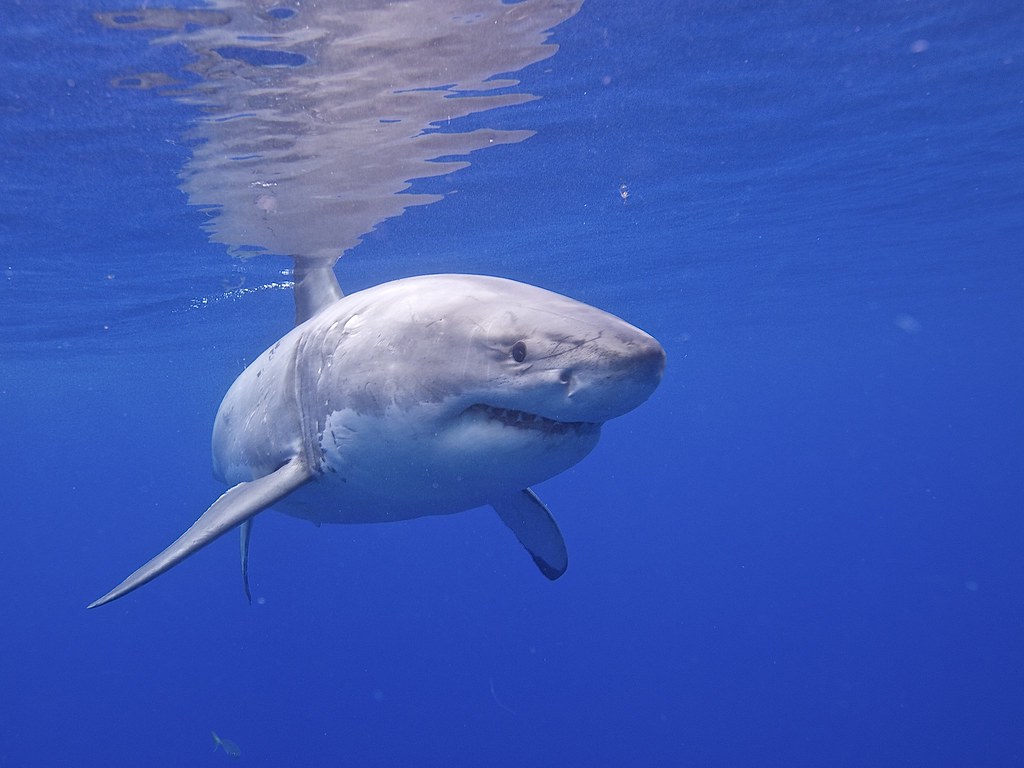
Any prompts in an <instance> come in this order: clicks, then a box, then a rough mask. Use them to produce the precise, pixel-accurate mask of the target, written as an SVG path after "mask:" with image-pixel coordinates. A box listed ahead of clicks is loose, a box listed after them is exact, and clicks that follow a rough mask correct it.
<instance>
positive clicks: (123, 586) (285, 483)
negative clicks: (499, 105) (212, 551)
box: [89, 457, 312, 608]
mask: <svg viewBox="0 0 1024 768" xmlns="http://www.w3.org/2000/svg"><path fill="white" fill-rule="evenodd" d="M310 479H312V474H311V473H310V471H309V470H308V469H307V468H306V465H305V463H304V462H303V461H302V459H301V458H300V457H296V458H294V459H292V460H291V461H289V462H288V463H287V464H285V465H284V466H283V467H281V468H280V469H278V470H276V471H275V472H272V473H271V474H269V475H265V476H264V477H260V478H258V479H256V480H252V481H250V482H247V483H239V484H238V485H236V486H235V487H234V488H231V489H230V490H228V491H227V493H225V494H224V495H223V496H221V497H220V498H219V499H217V500H216V501H215V502H214V503H213V505H212V506H211V507H210V508H209V509H208V510H206V511H205V512H204V513H203V514H202V516H201V517H200V518H199V519H198V520H196V521H195V522H194V523H193V524H192V527H191V528H189V529H188V530H187V531H185V533H183V534H182V535H181V536H179V537H178V539H177V541H175V542H174V543H173V544H171V546H169V547H168V548H167V549H165V550H164V551H163V552H161V553H160V554H159V555H157V556H156V557H154V558H153V559H152V560H150V561H149V562H148V563H146V564H145V565H144V566H142V567H141V568H139V569H138V570H137V571H135V573H133V574H132V575H131V576H129V577H128V578H127V579H125V580H124V581H122V582H121V583H120V584H118V585H117V586H116V587H114V588H113V589H112V590H110V592H108V593H107V594H105V595H104V596H103V597H101V598H100V599H99V600H96V601H95V602H93V603H91V604H90V605H89V607H90V608H96V607H97V606H100V605H104V604H105V603H109V602H110V601H112V600H116V599H117V598H119V597H122V596H124V595H126V594H128V593H129V592H131V591H132V590H134V589H138V588H139V587H141V586H142V585H143V584H145V583H147V582H149V581H152V580H153V579H155V578H156V577H157V576H159V575H160V574H161V573H163V572H164V571H167V570H169V569H171V568H173V567H174V566H175V565H177V564H178V563H180V562H181V561H182V560H184V559H185V558H186V557H188V556H189V555H191V554H192V553H193V552H195V551H197V550H199V549H201V548H202V547H205V546H206V545H207V544H209V543H210V542H211V541H213V540H214V539H216V538H217V537H219V536H222V535H223V534H225V533H227V532H228V531H230V530H231V529H232V528H234V527H235V526H236V525H239V524H240V523H244V522H245V521H247V520H249V519H250V518H252V517H253V516H254V515H256V514H257V513H259V512H262V511H263V510H264V509H266V508H267V507H269V506H271V505H272V504H273V503H274V502H276V501H278V500H280V499H282V498H283V497H285V496H287V495H288V494H289V493H291V492H292V491H294V490H295V489H296V488H298V487H299V486H300V485H302V484H304V483H306V482H308V481H309V480H310ZM243 540H244V537H243ZM243 549H244V545H243ZM243 574H244V569H243Z"/></svg>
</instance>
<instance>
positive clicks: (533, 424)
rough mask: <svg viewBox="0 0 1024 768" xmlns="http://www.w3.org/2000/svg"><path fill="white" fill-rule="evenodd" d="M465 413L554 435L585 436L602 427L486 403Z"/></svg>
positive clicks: (598, 424) (593, 423) (515, 427)
mask: <svg viewBox="0 0 1024 768" xmlns="http://www.w3.org/2000/svg"><path fill="white" fill-rule="evenodd" d="M463 413H464V414H466V415H468V416H470V417H473V418H480V417H483V418H484V419H486V420H487V421H490V422H495V423H498V424H501V425H502V426H505V427H511V428H513V429H524V430H531V431H537V432H542V433H547V434H553V435H567V434H577V435H583V434H588V433H592V432H594V431H595V430H597V429H599V428H600V426H601V424H600V423H599V422H592V421H557V420H555V419H549V418H547V417H546V416H539V415H537V414H535V413H529V412H527V411H517V410H516V409H515V408H499V407H497V406H494V405H487V404H485V403H475V404H473V405H471V406H469V408H467V409H466V410H465V411H463Z"/></svg>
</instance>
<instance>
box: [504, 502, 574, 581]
mask: <svg viewBox="0 0 1024 768" xmlns="http://www.w3.org/2000/svg"><path fill="white" fill-rule="evenodd" d="M491 506H492V507H494V511H495V512H497V513H498V517H500V518H501V519H502V522H504V523H505V525H507V526H508V527H509V528H511V529H512V533H514V534H515V535H516V538H517V539H519V543H520V544H522V545H523V546H524V547H526V551H527V552H529V553H530V556H531V557H533V562H535V563H536V564H537V567H538V568H540V572H541V573H543V574H544V575H545V576H547V577H548V578H549V579H551V580H552V581H554V580H555V579H557V578H558V577H559V576H561V575H562V574H563V573H565V569H566V568H568V567H569V555H568V553H567V552H566V551H565V541H564V540H563V539H562V533H561V531H559V530H558V524H557V523H556V522H555V519H554V518H553V517H552V516H551V513H550V512H549V511H548V508H547V507H546V506H544V502H543V501H541V500H540V499H539V498H537V494H535V493H534V492H533V491H531V490H530V489H529V488H526V489H525V490H522V491H519V492H518V493H515V494H513V495H511V496H508V497H506V498H503V499H500V500H498V501H494V502H492V503H491Z"/></svg>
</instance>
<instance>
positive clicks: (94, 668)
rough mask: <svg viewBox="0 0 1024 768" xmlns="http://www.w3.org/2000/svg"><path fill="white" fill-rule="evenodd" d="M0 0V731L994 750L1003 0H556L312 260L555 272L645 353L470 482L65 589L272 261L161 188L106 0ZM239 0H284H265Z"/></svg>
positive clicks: (1010, 675)
mask: <svg viewBox="0 0 1024 768" xmlns="http://www.w3.org/2000/svg"><path fill="white" fill-rule="evenodd" d="M54 5H55V4H36V3H17V2H6V3H4V4H2V5H0V62H2V63H0V66H2V72H3V73H4V74H3V77H2V79H0V147H2V152H0V200H2V205H0V245H2V250H0V253H2V254H3V255H2V257H0V270H3V274H2V275H0V466H2V467H3V470H2V478H3V490H2V495H0V499H2V500H0V520H2V527H0V583H2V584H3V585H4V593H5V600H4V606H3V610H2V616H3V619H2V629H0V765H10V766H31V765H54V764H72V765H107V766H109V765H136V764H139V763H147V764H151V765H205V764H211V765H213V764H217V763H218V762H220V763H223V761H225V760H227V759H228V757H227V755H225V754H224V753H223V752H211V747H212V741H211V739H210V735H209V734H210V731H211V730H215V731H217V733H218V734H220V735H221V736H224V737H226V738H230V739H232V740H233V741H235V742H237V743H238V745H239V747H240V749H241V751H242V757H241V759H242V760H243V761H244V762H245V763H246V764H249V765H266V766H280V765H310V766H314V765H359V766H364V765H365V766H391V765H415V766H440V765H444V766H463V765H465V766H469V765H473V766H476V765H493V766H506V765H508V766H512V765H516V766H518V765H524V764H533V765H559V764H569V765H609V766H611V765H697V766H737V765H757V766H799V765H805V766H826V765H827V766H847V765H848V766H864V765H879V766H881V765H885V766H907V765H922V766H923V765H927V766H935V765H977V766H982V765H984V766H1004V765H1017V764H1020V763H1021V762H1022V761H1024V727H1022V725H1024V656H1022V654H1021V648H1024V569H1022V565H1021V564H1022V558H1021V551H1022V549H1024V521H1022V511H1024V489H1022V482H1021V478H1022V477H1024V438H1022V436H1024V409H1022V407H1021V399H1022V393H1024V390H1022V380H1024V355H1022V349H1024V316H1022V315H1024V313H1022V307H1024V304H1022V299H1024V263H1022V258H1024V253H1022V249H1021V243H1022V242H1024V210H1022V201H1024V37H1022V36H1021V35H1020V30H1021V29H1022V28H1024V9H1022V8H1021V7H1020V5H1019V3H1015V2H965V3H960V4H949V3H940V2H931V1H929V0H921V1H919V2H901V3H892V2H865V3H858V4H856V5H855V6H840V5H838V4H820V3H801V2H769V3H749V2H686V3H672V2H644V3H638V4H635V5H630V6H629V8H628V9H627V8H626V7H625V6H624V5H623V4H621V3H614V2H608V1H607V0H586V2H585V3H584V4H583V6H582V8H581V9H580V10H579V12H578V13H577V14H576V15H575V16H573V17H572V18H570V19H568V20H567V21H565V22H564V23H562V24H560V25H558V26H557V27H556V28H555V29H554V30H553V32H552V39H553V40H554V41H555V42H557V43H558V45H559V50H558V53H557V54H556V55H554V56H553V57H552V58H550V59H547V60H545V61H542V62H540V63H537V64H534V65H532V66H531V67H529V68H527V69H526V70H524V71H523V72H521V73H519V75H518V76H517V77H518V79H520V80H521V81H522V85H521V87H522V89H523V91H524V92H529V93H532V94H536V95H538V96H540V98H539V99H537V100H535V101H532V102H529V103H525V104H521V105H518V106H514V107H513V106H510V107H505V108H502V109H499V110H494V111H490V112H482V113H479V114H476V115H473V116H470V117H466V118H462V122H461V123H458V121H456V123H457V126H456V127H457V128H459V129H463V130H470V129H472V128H477V127H488V128H495V129H505V130H519V129H528V130H533V131H536V135H535V136H533V137H532V138H530V139H529V140H527V141H525V142H522V143H513V144H508V145H504V146H499V147H494V148H490V149H487V150H486V151H483V152H480V153H476V154H474V155H473V156H472V157H471V165H470V166H469V167H468V168H465V169H463V170H460V171H457V172H454V173H451V174H448V175H446V176H444V177H442V178H434V179H421V180H419V181H417V182H415V184H414V190H415V191H417V192H423V193H438V194H445V198H444V200H443V201H441V202H437V203H435V204H432V205H427V206H422V207H416V208H411V209H409V210H407V211H406V212H405V213H404V214H403V215H402V216H400V217H398V218H392V219H388V220H387V221H385V222H382V223H381V224H380V225H379V226H378V227H377V229H376V230H375V231H374V232H373V233H372V234H369V235H368V236H367V237H365V239H364V242H363V243H362V244H361V245H359V246H357V247H356V248H355V249H353V250H352V251H351V252H349V253H347V254H346V255H345V256H344V257H343V258H342V260H341V262H340V263H339V265H338V269H337V272H338V275H339V279H340V280H341V283H342V285H343V286H344V288H345V289H346V291H352V290H356V289H359V288H362V287H366V286H369V285H373V284H376V283H379V282H382V281H384V280H389V279H393V278H396V277H400V276H404V275H409V274H418V273H429V272H438V271H466V272H486V273H491V274H498V275H502V276H506V277H513V278H516V279H520V280H525V281H528V282H532V283H535V284H538V285H542V286H544V287H547V288H550V289H553V290H557V291H560V292H563V293H567V294H569V295H572V296H574V297H576V298H579V299H581V300H584V301H587V302H589V303H592V304H595V305H597V306H600V307H602V308H605V309H607V310H609V311H613V312H615V313H616V314H619V315H621V316H622V317H624V318H626V319H628V320H629V321H630V322H633V323H635V324H637V325H639V326H641V327H643V328H645V329H646V330H648V331H650V332H651V333H652V334H654V335H655V336H656V337H657V338H659V339H660V340H661V341H662V343H663V344H664V346H665V348H666V350H667V354H668V366H667V370H666V375H665V379H664V381H663V382H662V384H661V387H660V389H659V390H658V391H657V392H656V393H655V395H654V396H653V397H652V398H651V400H650V401H649V402H648V403H646V404H645V405H644V406H642V407H641V408H640V409H639V410H637V411H636V412H634V413H631V414H629V415H627V416H625V417H623V418H621V419H620V420H617V421H613V422H611V423H609V424H608V425H607V426H606V427H605V430H604V435H603V438H602V442H601V444H600V445H599V447H598V449H597V450H596V451H595V453H594V454H593V455H591V456H590V457H588V458H587V459H586V460H585V461H584V462H582V463H581V464H579V465H578V466H577V467H575V468H574V469H572V470H571V471H569V472H566V473H564V474H562V475H560V476H558V477H557V478H555V479H553V480H551V481H549V482H547V483H544V484H543V485H542V486H540V487H539V488H538V492H539V493H541V495H542V496H543V497H544V499H545V501H546V502H547V504H548V506H549V507H550V508H551V509H552V511H553V512H554V514H555V516H556V517H557V518H558V520H559V524H560V525H561V528H562V531H563V533H564V534H565V538H566V540H567V543H568V546H569V552H570V567H569V571H568V572H567V573H566V575H565V576H564V577H563V578H562V579H560V580H559V581H557V582H555V583H549V582H547V581H546V580H545V579H543V578H541V577H539V576H538V575H537V573H536V572H535V569H534V568H533V566H532V564H531V563H530V562H529V560H528V558H526V557H525V556H524V555H523V553H522V551H521V550H520V548H519V547H518V545H517V544H516V542H515V541H514V540H513V539H512V538H511V537H510V536H509V534H508V531H506V530H505V529H504V527H503V526H502V525H501V524H500V523H499V522H498V521H497V520H496V519H495V518H494V515H493V513H491V512H490V511H489V510H476V511H473V512H469V513H465V514H460V515H455V516H451V517H444V518H425V519H420V520H416V521H410V522H404V523H401V524H395V525H390V526H333V527H332V526H323V527H322V528H320V529H316V528H314V527H313V526H311V525H308V524H303V523H301V522H299V521H297V520H294V519H291V518H286V517H284V516H280V515H276V514H274V513H267V514H264V515H261V516H260V518H259V519H258V521H257V525H256V527H255V530H254V539H253V548H252V554H251V560H250V571H251V575H252V578H253V589H254V595H255V597H256V598H257V599H256V601H255V602H254V604H253V605H252V606H250V605H248V604H246V602H245V599H244V597H243V595H242V589H241V585H240V583H239V582H240V579H239V576H238V562H237V560H238V552H237V549H238V547H237V542H236V541H235V540H234V538H233V537H228V538H225V539H224V540H221V541H218V542H215V543H214V544H213V545H211V546H210V547H208V548H207V549H205V550H203V551H202V552H200V553H198V554H196V555H195V556H194V557H192V558H190V559H189V560H188V561H186V562H185V563H183V564H182V565H180V566H178V567H177V568H175V569H174V570H172V571H171V572H169V573H168V574H166V575H164V576H162V577H160V578H159V579H158V580H156V581H154V582H153V583H152V584H150V585H148V586H146V587H144V588H143V589H142V590H140V591H139V592H136V593H134V594H132V595H130V596H128V597H126V598H124V599H122V600H121V601H119V602H117V603H114V604H112V605H110V606H106V607H104V608H101V609H98V610H95V611H86V610H85V605H86V604H87V603H89V602H90V601H91V600H93V599H95V598H96V597H98V596H99V595H100V594H102V593H103V592H105V591H106V590H107V589H109V588H110V587H111V586H113V585H114V584H115V583H116V582H117V581H118V580H120V579H121V578H123V577H124V576H125V575H127V574H128V573H129V572H130V571H131V570H132V569H133V568H135V567H136V566H137V565H139V564H141V563H142V562H143V561H144V560H145V559H146V558H148V557H150V556H151V555H153V554H155V553H156V552H157V551H159V550H160V549H162V548H163V547H164V546H166V545H167V544H168V543H169V542H170V541H171V540H172V539H173V538H174V537H176V536H177V535H178V534H179V533H180V532H181V531H182V530H184V528H185V527H186V526H187V525H188V524H190V523H191V522H192V521H193V520H194V519H195V518H196V517H197V516H198V514H199V513H201V512H202V511H203V510H204V509H206V507H207V506H208V505H209V504H210V502H211V501H212V500H213V499H215V498H216V497H217V495H218V494H219V493H221V492H222V491H223V488H222V487H221V486H220V485H219V484H218V483H217V482H216V481H215V480H214V479H212V477H211V475H210V457H209V435H210V427H211V425H212V421H213V416H214V414H215V412H216V409H217V405H218V404H219V402H220V399H221V397H222V396H223V394H224V392H225V391H226V389H227V387H228V386H229V385H230V384H231V382H232V381H233V380H234V378H235V376H237V375H238V373H239V372H240V371H241V370H242V368H243V367H244V365H245V364H246V363H247V362H249V361H251V360H252V359H253V358H254V357H255V356H256V355H257V354H258V353H259V352H260V351H262V350H263V349H264V348H265V347H266V346H267V345H269V344H270V343H272V342H273V341H274V340H275V339H276V338H278V337H279V336H280V335H281V334H282V333H284V332H285V331H286V330H287V329H288V328H289V326H290V323H291V318H292V307H291V296H290V294H289V292H288V291H287V290H279V289H275V288H273V287H266V288H264V289H262V290H252V291H249V292H246V291H240V290H237V289H238V288H246V287H248V288H260V287H264V286H273V285H274V284H276V283H280V282H284V281H286V280H287V276H286V275H284V274H283V272H284V271H285V270H287V268H288V262H287V261H286V260H284V259H278V258H275V257H269V256H265V257H257V258H254V259H250V260H248V261H245V262H242V261H239V260H237V259H234V258H232V257H231V256H229V255H228V254H227V251H226V249H225V247H224V246H223V245H221V244H216V243H212V242H210V240H209V239H208V237H207V233H206V231H204V226H205V225H207V224H208V223H209V216H210V214H209V213H208V212H205V211H203V210H201V209H199V208H197V207H195V206H190V205H189V202H188V198H187V197H186V195H185V194H184V193H183V192H182V191H181V190H180V189H179V184H180V183H181V179H180V174H181V170H182V168H183V167H184V166H185V165H186V163H187V162H188V161H189V158H190V155H191V153H192V150H193V148H194V147H193V145H192V144H190V143H189V141H188V140H186V139H184V138H183V137H184V136H186V135H187V133H188V131H189V129H190V127H191V126H193V125H194V124H195V122H196V120H197V119H199V117H200V110H199V108H198V107H196V106H194V105H191V106H190V105H189V104H185V103H181V102H179V101H176V100H174V99H172V98H169V97H168V96H167V95H166V94H163V93H161V92H160V91H159V89H154V90H138V89H134V90H133V89H128V88H118V87H114V85H113V83H115V82H116V81H117V78H120V77H123V76H125V74H126V73H130V72H162V73H169V74H170V75H172V76H175V77H178V78H182V79H188V77H189V74H188V70H187V68H188V66H189V64H190V62H191V59H190V56H189V53H188V51H187V50H185V49H184V48H183V47H182V46H179V45H170V44H159V43H157V44H154V41H156V40H157V39H158V33H156V32H153V31H149V32H146V31H136V32H129V31H125V30H118V29H110V28H106V27H104V26H103V25H101V24H100V23H98V22H97V20H96V15H95V14H96V13H98V12H102V11H126V12H127V11H128V10H129V9H130V8H131V6H130V5H129V4H124V3H121V4H118V3H108V2H90V3H82V2H69V3H62V4H60V5H59V7H54ZM281 5H282V6H283V5H284V4H283V3H282V4H281Z"/></svg>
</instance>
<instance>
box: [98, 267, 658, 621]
mask: <svg viewBox="0 0 1024 768" xmlns="http://www.w3.org/2000/svg"><path fill="white" fill-rule="evenodd" d="M295 300H296V323H297V324H296V326H295V327H294V328H293V329H292V330H291V331H290V332H289V333H288V334H286V335H285V336H284V337H282V338H281V339H280V340H279V341H277V342H276V343H275V344H274V345H273V346H271V347H270V348H269V349H267V350H266V351H265V352H264V353H263V354H261V355H260V356H259V357H258V358H257V359H256V360H255V361H254V362H253V363H252V364H251V365H249V366H248V367H247V368H246V369H245V370H244V371H243V372H242V374H241V375H240V376H239V377H238V379H237V380H236V381H235V382H234V384H232V386H231V388H230V389H229V390H228V392H227V394H226V395H225V397H224V400H223V402H222V403H221V405H220V409H219V410H218V412H217V416H216V420H215V423H214V427H213V441H212V443H213V445H212V447H213V470H214V474H215V476H216V477H217V478H218V479H219V480H221V481H223V482H224V483H225V484H227V485H228V486H230V487H229V490H228V491H227V492H226V493H224V494H223V495H222V496H221V497H220V498H219V499H217V500H216V501H215V502H214V503H213V505H212V506H211V507H210V508H209V509H207V510H206V512H204V513H203V514H202V516H200V517H199V519H198V520H196V521H195V523H193V524H192V526H191V527H190V528H189V529H188V530H187V531H185V533H183V534H182V535H181V536H180V537H179V538H178V539H177V540H176V541H175V542H174V543H173V544H171V545H170V546H169V547H167V549H165V550H164V551H163V552H161V553H160V554H159V555H157V556H156V557H154V558H153V559H152V560H150V561H149V562H147V563H146V564H145V565H143V566H142V567H141V568H139V569H138V570H136V571H135V572H134V573H132V574H131V575H130V576H129V577H128V578H127V579H125V580H124V581H123V582H121V583H120V584H119V585H118V586H116V587H115V588H114V589H112V590H111V591H110V592H108V593H107V594H105V595H104V596H103V597H101V598H99V599H98V600H96V601H95V602H93V603H92V604H91V605H90V606H89V607H90V608H95V607H96V606H100V605H103V604H105V603H109V602H111V601H112V600H116V599H117V598H119V597H122V596H124V595H126V594H127V593H129V592H131V591H132V590H135V589H137V588H138V587H140V586H142V585H143V584H145V583H147V582H149V581H151V580H152V579H154V578H156V577H157V576H159V575H160V574H162V573H164V572H165V571H167V570H168V569H170V568H172V567H173V566H174V565H176V564H178V563H180V562H181V561H182V560H184V559H185V558H187V557H189V556H190V555H192V554H193V553H194V552H196V551H197V550H199V549H200V548H202V547H204V546H206V545H207V544H209V543H210V542H211V541H213V540H214V539H216V538H218V537H219V536H221V535H223V534H225V533H227V532H228V531H230V530H231V529H233V528H236V527H239V526H241V529H242V572H243V581H244V584H245V591H246V595H247V596H248V595H249V587H248V576H247V560H248V540H249V533H250V530H251V521H252V519H253V518H254V517H255V516H256V515H257V514H259V513H260V512H262V511H263V510H266V509H268V508H274V509H276V510H278V511H280V512H284V513H286V514H289V515H292V516H295V517H299V518H304V519H306V520H310V521H312V522H314V523H317V524H320V523H377V522H388V521H395V520H408V519H411V518H415V517H421V516H425V515H446V514H452V513H455V512H461V511H464V510H468V509H473V508H475V507H481V506H486V505H490V506H491V507H493V508H494V510H495V511H496V512H497V514H498V517H500V518H501V520H502V521H503V522H504V523H505V525H507V526H508V527H509V528H510V529H511V530H512V532H513V533H514V534H515V535H516V537H517V538H518V540H519V541H520V543H521V544H522V545H523V546H524V547H525V548H526V550H527V551H528V552H529V554H530V555H531V556H532V558H533V560H534V562H535V563H536V564H537V567H538V568H539V569H540V571H541V572H542V573H543V574H544V575H545V576H546V577H548V578H549V579H557V578H558V577H559V576H561V575H562V574H563V573H564V572H565V569H566V567H567V565H568V557H567V554H566V548H565V543H564V541H563V539H562V535H561V533H560V532H559V530H558V525H557V524H556V523H555V520H554V518H553V517H552V516H551V514H550V512H549V511H548V509H547V507H546V506H545V505H544V503H543V502H542V501H541V500H540V499H539V498H538V496H537V494H535V493H534V492H533V491H532V490H531V486H533V485H535V484H537V483H540V482H543V481H544V480H547V479H549V478H551V477H553V476H554V475H557V474H558V473H560V472H563V471H565V470H566V469H568V468H569V467H572V466H573V465H575V464H576V463H577V462H579V461H580V460H581V459H583V458H584V457H585V456H586V455H587V454H588V453H590V451H591V450H593V448H594V446H595V445H596V444H597V441H598V437H599V435H600V433H601V425H602V424H603V423H604V422H606V421H608V420H609V419H613V418H615V417H617V416H621V415H623V414H625V413H627V412H628V411H631V410H633V409H634V408H636V407H637V406H639V405H640V404H641V403H643V402H644V401H645V400H647V398H648V397H649V396H650V395H651V393H652V392H654V390H655V388H656V387H657V386H658V383H659V381H660V380H661V376H662V371H663V369H664V365H665V352H664V350H663V349H662V347H661V345H660V344H659V343H658V342H657V341H656V340H655V339H654V338H653V337H651V336H650V335H648V334H647V333H645V332H644V331H641V330H640V329H638V328H635V327H634V326H632V325H630V324H629V323H627V322H625V321H624V320H621V319H620V318H618V317H616V316H614V315H612V314H609V313H607V312H604V311H602V310H600V309H597V308H595V307H592V306H589V305H587V304H584V303H582V302H579V301H575V300H573V299H570V298H567V297H565V296H562V295H559V294H556V293H552V292H550V291H547V290H544V289H542V288H538V287H535V286H532V285H527V284H525V283H521V282H516V281H513V280H508V279H504V278H499V277H487V276H482V275H456V274H447V275H445V274H441V275H425V276H420V277H410V278H405V279H401V280H395V281H393V282H388V283H383V284H381V285H377V286H375V287H372V288H368V289H365V290H362V291H358V292H356V293H352V294H350V295H347V296H344V295H342V291H341V288H340V287H339V285H338V282H337V279H336V278H335V276H334V273H333V270H331V269H329V268H319V269H312V268H311V269H304V268H302V267H301V265H297V268H296V271H295Z"/></svg>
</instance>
